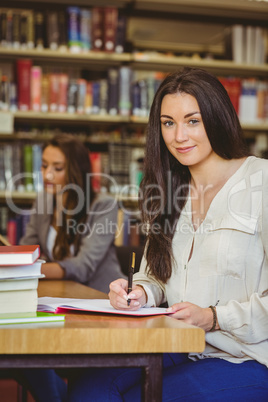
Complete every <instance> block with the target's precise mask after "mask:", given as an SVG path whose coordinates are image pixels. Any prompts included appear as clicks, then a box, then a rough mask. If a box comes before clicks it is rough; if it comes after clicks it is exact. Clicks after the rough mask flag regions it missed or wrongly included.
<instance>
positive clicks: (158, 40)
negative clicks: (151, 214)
mask: <svg viewBox="0 0 268 402" xmlns="http://www.w3.org/2000/svg"><path fill="white" fill-rule="evenodd" d="M48 5H49V9H51V10H55V11H60V10H63V9H64V8H65V9H66V8H67V7H69V6H74V5H75V6H77V7H86V8H92V7H95V6H98V7H108V6H114V7H117V8H118V10H119V12H120V13H121V14H123V15H124V16H126V19H127V32H126V46H125V49H124V51H123V52H122V53H115V52H111V53H110V52H104V51H93V50H90V51H88V52H80V53H73V52H71V51H70V50H69V49H65V50H64V51H62V50H52V49H48V48H43V49H41V50H40V49H36V48H12V47H1V46H0V58H1V62H0V64H2V63H9V65H10V66H12V65H14V64H15V63H16V60H18V59H24V58H27V59H31V60H32V63H33V65H38V66H41V67H42V68H44V71H46V69H51V68H52V69H53V68H55V69H57V71H59V70H60V69H62V70H63V71H66V70H68V69H69V68H72V69H73V70H75V71H76V72H77V71H80V70H82V69H87V70H89V71H90V74H91V73H92V74H93V75H94V74H95V73H96V72H97V73H99V72H102V73H106V72H107V71H108V70H109V69H111V68H113V69H120V68H121V67H125V66H127V67H129V68H130V69H131V70H132V71H133V74H135V77H141V76H142V74H143V72H144V76H146V74H149V73H150V72H153V71H154V72H162V73H163V74H165V73H167V72H170V71H174V70H176V69H179V68H181V67H184V66H191V67H200V68H204V69H206V70H208V71H210V72H212V73H214V74H215V75H217V76H224V77H227V76H234V77H239V78H240V79H241V80H242V79H247V78H255V79H257V80H260V81H268V59H267V55H268V33H267V19H268V1H264V0H263V1H257V0H256V1H254V0H236V1H233V0H217V1H215V0H202V1H201V0H167V1H165V2H163V1H162V0H134V1H133V0H112V1H108V0H77V1H76V2H74V1H73V0H46V1H45V0H41V1H39V2H36V0H25V1H22V0H9V2H8V6H5V8H7V7H8V8H10V9H16V8H18V9H30V10H34V11H42V12H44V13H45V12H46V11H47V8H48ZM1 7H2V6H1ZM1 7H0V9H1ZM234 24H242V25H244V26H248V25H250V26H255V27H256V26H258V27H261V28H262V29H264V30H265V29H266V37H267V41H266V59H265V61H264V62H263V63H257V64H254V63H248V64H247V63H237V62H234V61H233V60H230V59H227V56H226V43H225V39H226V37H225V32H226V30H228V29H229V28H230V27H232V25H234ZM173 28H174V30H173ZM76 74H79V73H76ZM76 77H79V75H76ZM137 79H138V78H137ZM147 112H148V111H147ZM7 113H10V112H7ZM11 113H12V114H13V117H14V127H15V129H14V133H13V134H10V135H4V134H3V135H1V134H0V145H1V144H3V143H7V142H9V143H10V142H11V143H16V142H17V141H18V142H20V143H23V142H24V141H25V142H27V143H30V142H32V143H35V142H38V143H42V142H43V141H44V140H46V139H47V138H49V136H51V135H52V134H47V135H43V133H40V131H38V129H39V127H40V128H44V127H46V126H49V128H50V129H51V128H53V127H55V129H59V128H62V130H66V128H68V127H73V128H74V130H75V131H76V133H78V134H79V135H80V136H81V138H82V139H83V140H84V141H86V142H87V143H88V144H89V147H91V145H92V146H96V144H98V150H99V149H101V150H103V149H105V151H107V147H109V142H111V140H112V141H113V142H114V143H120V141H121V138H122V142H123V143H124V144H128V145H130V146H137V147H142V146H143V145H144V143H145V135H144V133H145V130H146V124H147V121H148V113H147V114H145V115H135V114H134V113H131V112H130V113H129V114H128V115H123V114H120V113H117V114H116V115H111V114H108V113H99V114H91V113H89V114H86V113H84V114H83V113H82V114H81V113H80V114H78V113H66V112H61V113H60V112H51V111H49V112H39V111H33V110H28V111H22V110H17V111H13V112H11ZM21 126H23V127H27V129H26V130H24V131H23V130H22V132H19V130H20V127H21ZM93 126H94V127H96V132H97V128H98V127H99V128H100V134H99V138H98V133H97V134H96V135H94V136H93V137H91V136H90V135H89V134H87V132H88V131H89V127H93ZM242 127H243V129H244V131H245V134H246V136H247V137H248V138H249V139H252V140H254V137H256V136H258V135H259V134H260V135H263V133H264V134H266V135H268V118H267V119H265V120H256V121H251V122H242ZM32 128H33V129H32ZM106 128H107V130H108V131H111V132H112V131H113V130H114V131H115V130H121V131H122V133H124V134H122V136H119V137H118V138H117V137H116V136H111V137H109V135H106V134H105V135H102V131H105V130H106ZM27 130H28V131H27ZM128 130H129V132H130V133H135V132H136V133H137V132H138V133H139V134H138V136H137V137H135V136H133V138H132V137H131V134H130V135H128V134H127V135H125V132H128ZM50 132H51V131H50ZM81 133H82V134H81ZM35 196H36V193H35V192H19V191H18V192H12V194H11V197H12V199H13V200H14V202H16V203H21V204H28V205H30V203H31V202H32V200H33V199H34V198H35ZM4 200H5V192H4V191H0V204H1V203H3V202H4ZM118 201H120V202H122V203H124V204H125V205H132V206H137V198H136V197H135V196H127V195H126V196H123V195H119V196H118Z"/></svg>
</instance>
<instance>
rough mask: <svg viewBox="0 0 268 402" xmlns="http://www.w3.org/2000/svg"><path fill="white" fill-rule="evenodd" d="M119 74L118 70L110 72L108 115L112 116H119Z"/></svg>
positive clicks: (111, 69)
mask: <svg viewBox="0 0 268 402" xmlns="http://www.w3.org/2000/svg"><path fill="white" fill-rule="evenodd" d="M118 98H119V74H118V69H115V68H110V69H109V70H108V113H109V114H110V115H112V116H115V115H117V114H118Z"/></svg>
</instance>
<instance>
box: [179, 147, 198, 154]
mask: <svg viewBox="0 0 268 402" xmlns="http://www.w3.org/2000/svg"><path fill="white" fill-rule="evenodd" d="M194 148H195V145H194V146H192V147H185V148H176V151H177V152H179V153H180V154H186V153H187V152H190V151H192V149H194Z"/></svg>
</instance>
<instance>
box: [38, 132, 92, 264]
mask: <svg viewBox="0 0 268 402" xmlns="http://www.w3.org/2000/svg"><path fill="white" fill-rule="evenodd" d="M49 145H50V146H53V147H57V148H59V149H60V150H61V152H62V153H63V154H64V156H65V158H66V183H67V185H70V184H74V185H75V186H74V188H72V186H68V189H67V190H64V197H63V198H62V199H63V204H64V205H63V206H64V211H62V224H61V225H60V226H58V227H57V236H56V239H55V245H54V248H53V257H54V259H55V260H58V261H60V260H63V259H64V258H66V257H69V256H70V245H71V244H74V248H75V254H76V253H77V252H78V249H79V241H80V236H77V227H78V225H79V224H80V223H84V222H85V221H86V218H87V207H88V200H87V197H88V196H89V205H91V203H92V201H93V199H94V197H95V193H94V191H93V188H92V184H91V180H90V179H89V176H88V174H90V173H91V165H90V159H89V150H88V149H87V147H86V146H85V145H84V144H83V143H82V142H81V141H80V140H79V139H77V138H76V137H75V136H74V135H71V134H58V135H56V136H55V137H53V138H52V139H51V140H50V141H49V142H47V143H46V144H45V145H44V147H43V151H44V150H45V148H47V147H48V146H49ZM76 186H78V188H79V189H81V190H82V191H83V195H84V197H83V203H82V205H81V207H80V208H79V209H78V211H77V213H75V214H71V213H70V212H69V211H73V210H74V209H75V208H76V206H77V205H78V199H79V196H78V193H77V187H76ZM88 186H90V187H89V188H87V187H88ZM79 201H80V202H81V197H80V199H79ZM68 219H72V220H74V221H75V225H70V226H69V227H68V230H67V222H68Z"/></svg>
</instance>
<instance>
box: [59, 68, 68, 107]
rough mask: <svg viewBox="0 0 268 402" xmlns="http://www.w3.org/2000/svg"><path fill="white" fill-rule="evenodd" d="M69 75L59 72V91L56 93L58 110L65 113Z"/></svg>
mask: <svg viewBox="0 0 268 402" xmlns="http://www.w3.org/2000/svg"><path fill="white" fill-rule="evenodd" d="M68 83H69V77H68V75H67V74H64V73H60V74H59V93H58V111H59V112H60V113H65V112H66V111H67V92H68Z"/></svg>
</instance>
